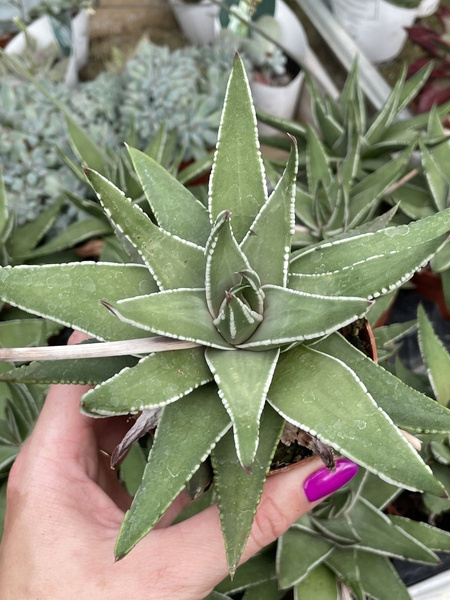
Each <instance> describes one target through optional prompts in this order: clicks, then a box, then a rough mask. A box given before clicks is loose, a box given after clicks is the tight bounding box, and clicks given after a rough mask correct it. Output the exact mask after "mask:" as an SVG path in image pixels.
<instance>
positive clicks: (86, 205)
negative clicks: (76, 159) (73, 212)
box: [64, 172, 107, 221]
mask: <svg viewBox="0 0 450 600" xmlns="http://www.w3.org/2000/svg"><path fill="white" fill-rule="evenodd" d="M83 183H86V176H85V175H84V172H83ZM64 195H65V197H66V198H67V200H68V201H69V202H70V203H71V204H73V205H74V206H75V207H76V208H77V209H78V210H82V211H83V212H85V213H87V214H88V215H91V217H96V218H97V219H103V220H104V221H107V218H106V215H105V213H104V211H103V209H102V207H101V206H100V205H99V203H98V202H96V201H95V200H90V199H87V198H83V197H80V196H76V195H75V194H72V192H68V191H67V190H64Z"/></svg>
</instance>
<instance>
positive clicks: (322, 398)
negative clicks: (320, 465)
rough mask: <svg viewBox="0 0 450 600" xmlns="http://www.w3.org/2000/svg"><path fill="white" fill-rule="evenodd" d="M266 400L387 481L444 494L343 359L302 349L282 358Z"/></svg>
mask: <svg viewBox="0 0 450 600" xmlns="http://www.w3.org/2000/svg"><path fill="white" fill-rule="evenodd" d="M268 399H269V401H270V403H271V404H272V406H273V407H274V408H275V410H277V411H278V412H279V413H280V414H281V415H282V416H283V417H284V418H285V419H286V420H287V421H289V422H290V423H293V424H294V425H297V426H298V427H301V428H302V429H305V430H306V431H308V432H310V433H311V434H312V435H317V437H318V438H319V439H320V440H322V441H323V442H325V443H326V444H328V445H330V446H332V447H333V448H335V450H337V451H338V452H340V453H341V454H343V455H344V456H345V457H347V458H349V459H351V460H354V461H355V462H357V463H358V464H360V465H362V466H364V467H365V468H366V469H368V470H369V471H372V472H373V473H375V474H377V475H378V476H379V477H381V478H382V479H384V480H385V481H388V482H389V483H394V484H395V485H398V486H399V487H406V488H407V489H412V490H427V491H430V492H431V493H434V494H437V495H440V494H441V493H442V487H441V485H440V483H439V482H438V481H437V480H436V479H435V478H434V477H433V475H432V473H431V470H430V469H429V467H427V466H426V465H425V463H424V462H423V461H422V459H421V458H420V456H419V455H418V454H417V452H416V451H415V450H414V448H413V447H412V446H411V444H409V442H407V440H406V439H405V438H404V437H403V436H402V434H401V432H400V431H399V430H398V429H397V428H396V427H395V425H394V424H393V422H392V421H391V419H390V418H389V417H388V416H387V415H386V413H384V412H383V411H382V410H381V409H380V408H379V407H378V406H377V405H376V403H375V401H374V399H373V398H372V396H371V395H370V394H369V393H368V391H367V389H366V387H365V385H364V383H362V382H361V380H360V379H359V378H358V377H357V376H356V374H355V373H354V372H353V371H352V370H351V369H350V368H349V367H348V366H347V365H346V364H345V363H343V362H342V361H341V360H339V359H336V358H332V357H331V356H327V355H326V354H323V353H322V352H318V351H316V350H312V349H311V348H306V347H305V346H298V347H297V348H294V349H293V350H291V351H289V352H286V353H284V354H282V355H281V356H280V359H279V361H278V366H277V369H276V372H275V375H274V378H273V381H272V385H271V386H270V389H269V394H268ZM406 463H407V464H408V469H407V470H405V469H404V465H405V464H406Z"/></svg>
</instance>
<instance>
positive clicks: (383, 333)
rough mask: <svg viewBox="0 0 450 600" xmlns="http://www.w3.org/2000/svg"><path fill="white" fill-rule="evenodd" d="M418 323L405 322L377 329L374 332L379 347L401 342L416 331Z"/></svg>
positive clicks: (413, 321) (414, 320) (414, 321)
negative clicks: (404, 337)
mask: <svg viewBox="0 0 450 600" xmlns="http://www.w3.org/2000/svg"><path fill="white" fill-rule="evenodd" d="M416 326H417V321H416V319H413V320H412V321H405V322H404V323H393V324H392V325H385V326H384V327H377V328H376V329H375V331H374V334H375V342H376V344H377V346H378V347H382V346H387V345H390V344H393V343H394V342H397V341H398V340H400V339H401V338H402V337H403V336H405V335H407V334H408V333H411V332H412V331H414V330H415V329H416Z"/></svg>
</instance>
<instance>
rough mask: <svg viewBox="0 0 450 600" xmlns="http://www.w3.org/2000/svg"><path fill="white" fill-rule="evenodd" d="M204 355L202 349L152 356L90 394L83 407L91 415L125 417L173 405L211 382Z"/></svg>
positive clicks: (83, 402) (125, 370) (159, 353)
mask: <svg viewBox="0 0 450 600" xmlns="http://www.w3.org/2000/svg"><path fill="white" fill-rule="evenodd" d="M203 354H204V350H203V349H202V348H192V349H189V350H174V351H168V352H157V353H155V354H151V355H150V356H147V357H145V358H143V359H141V360H140V361H139V364H138V365H136V366H133V368H125V369H123V370H121V371H120V372H117V374H114V375H113V376H112V377H111V379H108V380H107V381H104V383H102V384H101V385H99V386H97V387H96V388H95V389H93V390H90V391H89V392H87V393H86V394H85V395H84V397H83V400H82V403H81V407H82V409H83V411H84V412H85V413H87V414H91V415H126V414H128V413H134V414H135V413H137V412H140V411H142V410H146V409H148V408H156V407H158V406H164V405H165V404H169V403H170V402H174V401H175V400H178V399H179V398H182V397H183V396H185V395H187V394H189V393H190V392H192V390H194V389H195V388H197V387H200V386H201V385H204V384H205V383H208V381H211V379H212V375H211V373H210V371H209V369H208V366H207V364H206V362H205V359H204V357H203ZM89 360H91V359H89ZM175 375H176V377H175ZM149 382H151V387H149Z"/></svg>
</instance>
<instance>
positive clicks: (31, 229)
mask: <svg viewBox="0 0 450 600" xmlns="http://www.w3.org/2000/svg"><path fill="white" fill-rule="evenodd" d="M62 202H63V200H62V198H59V199H58V200H57V201H56V202H53V203H52V204H51V205H50V206H49V207H48V208H46V209H45V210H43V211H42V212H41V213H39V215H38V216H37V217H36V219H34V220H33V221H29V222H28V223H25V225H22V226H21V227H16V228H15V229H13V231H12V233H11V235H10V236H9V238H8V242H7V248H8V252H9V254H10V255H11V256H12V257H13V258H14V259H16V258H17V257H19V256H24V255H26V254H28V253H29V252H30V251H31V250H33V248H34V247H35V246H37V244H38V243H39V242H40V241H41V239H42V238H43V237H44V235H45V234H46V233H47V231H48V230H49V229H50V227H51V226H52V225H53V223H54V222H55V219H56V217H57V216H58V214H59V211H60V210H61V206H62Z"/></svg>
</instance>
